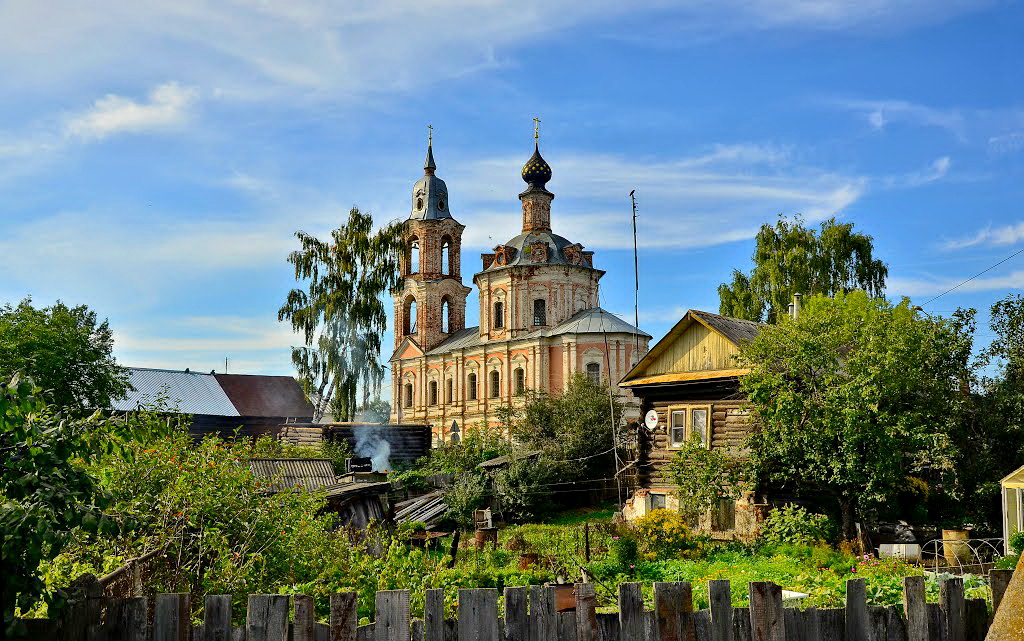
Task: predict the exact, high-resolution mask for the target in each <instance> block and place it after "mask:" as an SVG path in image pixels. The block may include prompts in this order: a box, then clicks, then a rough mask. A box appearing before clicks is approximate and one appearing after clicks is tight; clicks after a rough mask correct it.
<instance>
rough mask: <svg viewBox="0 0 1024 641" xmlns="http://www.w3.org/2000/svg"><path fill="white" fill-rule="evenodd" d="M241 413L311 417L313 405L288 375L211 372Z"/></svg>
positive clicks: (246, 414)
mask: <svg viewBox="0 0 1024 641" xmlns="http://www.w3.org/2000/svg"><path fill="white" fill-rule="evenodd" d="M214 376H215V377H216V379H217V382H218V383H219V384H220V386H221V388H222V389H223V390H224V393H225V394H227V396H228V399H230V400H231V403H232V404H233V405H234V406H235V409H236V410H238V413H239V414H241V415H242V416H283V417H286V418H288V417H290V418H296V419H299V418H305V419H312V418H313V406H312V405H311V404H310V402H309V401H307V400H306V395H305V394H304V393H303V392H302V387H301V386H300V385H299V383H298V381H296V380H295V379H294V378H292V377H291V376H254V375H250V374H214Z"/></svg>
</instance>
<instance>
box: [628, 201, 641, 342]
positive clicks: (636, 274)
mask: <svg viewBox="0 0 1024 641" xmlns="http://www.w3.org/2000/svg"><path fill="white" fill-rule="evenodd" d="M629 199H630V200H631V201H633V280H634V289H633V293H634V297H633V320H634V323H635V324H636V325H635V326H636V334H634V336H635V337H636V354H637V358H638V359H639V358H640V261H639V259H638V258H637V251H636V190H635V189H634V190H632V191H630V192H629Z"/></svg>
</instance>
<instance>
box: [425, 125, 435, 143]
mask: <svg viewBox="0 0 1024 641" xmlns="http://www.w3.org/2000/svg"><path fill="white" fill-rule="evenodd" d="M427 144H428V145H432V144H434V125H427Z"/></svg>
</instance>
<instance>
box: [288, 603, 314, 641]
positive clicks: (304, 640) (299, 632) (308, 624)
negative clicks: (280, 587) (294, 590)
mask: <svg viewBox="0 0 1024 641" xmlns="http://www.w3.org/2000/svg"><path fill="white" fill-rule="evenodd" d="M292 610H293V611H294V613H295V614H294V618H295V623H294V624H293V625H292V641H316V611H315V608H314V606H313V597H311V596H307V595H305V594H296V595H294V596H292Z"/></svg>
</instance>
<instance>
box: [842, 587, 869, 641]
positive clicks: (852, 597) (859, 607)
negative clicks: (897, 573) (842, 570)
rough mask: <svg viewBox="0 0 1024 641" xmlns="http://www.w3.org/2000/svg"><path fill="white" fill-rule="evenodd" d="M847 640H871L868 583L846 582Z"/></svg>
mask: <svg viewBox="0 0 1024 641" xmlns="http://www.w3.org/2000/svg"><path fill="white" fill-rule="evenodd" d="M846 638H847V639H858V640H859V639H864V641H870V639H871V620H870V619H869V618H868V594H867V581H866V580H864V579H847V581H846Z"/></svg>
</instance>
